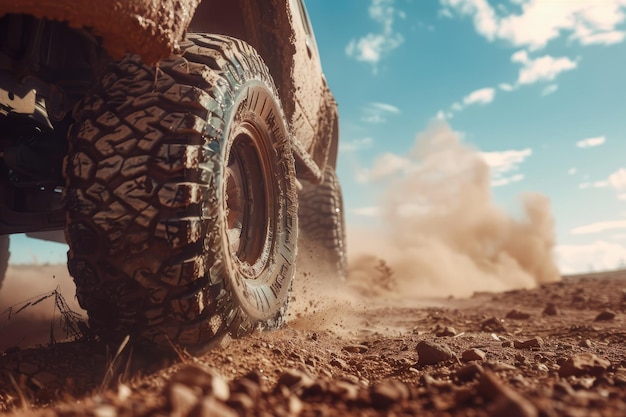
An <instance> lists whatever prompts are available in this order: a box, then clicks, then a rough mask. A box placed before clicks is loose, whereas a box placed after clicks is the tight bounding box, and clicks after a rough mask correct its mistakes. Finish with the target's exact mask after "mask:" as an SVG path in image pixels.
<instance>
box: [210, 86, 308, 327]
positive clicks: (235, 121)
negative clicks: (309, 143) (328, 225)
mask: <svg viewBox="0 0 626 417" xmlns="http://www.w3.org/2000/svg"><path fill="white" fill-rule="evenodd" d="M243 122H247V123H251V124H252V125H254V127H255V128H256V129H258V130H259V131H260V132H261V133H262V136H263V140H262V141H260V142H261V145H262V148H263V149H262V150H261V152H259V153H260V154H264V155H262V156H261V159H264V161H262V162H263V163H265V164H267V168H268V169H266V170H264V178H263V182H264V184H265V187H271V188H272V191H271V193H272V194H273V195H274V200H273V201H269V202H268V215H269V216H270V218H269V219H268V224H269V228H268V229H269V230H268V232H267V233H266V236H265V250H264V251H263V255H262V258H263V259H262V260H261V265H256V266H257V267H259V266H260V267H261V268H260V269H259V270H257V271H254V273H253V274H251V273H250V271H247V272H246V273H244V272H243V271H242V270H241V268H240V267H239V266H238V264H239V261H238V260H237V259H236V257H235V255H234V254H232V253H231V249H230V247H229V241H228V238H227V235H226V231H227V227H228V226H227V223H228V222H227V219H226V217H227V214H226V209H225V199H226V181H225V179H226V167H227V162H228V159H229V155H230V152H231V149H232V146H233V143H234V142H235V139H236V137H237V135H238V131H239V126H241V124H242V123H243ZM223 138H224V139H223V140H222V146H221V150H220V154H221V161H222V164H221V168H220V172H219V175H218V176H217V178H218V181H219V182H220V184H219V187H218V188H217V189H218V190H220V196H218V201H219V209H218V213H219V225H220V234H221V245H222V248H221V249H222V250H221V252H222V254H223V257H224V258H223V260H224V268H223V269H221V274H222V275H223V276H222V277H221V279H222V280H223V282H224V283H225V287H226V289H227V290H230V291H231V292H232V296H233V298H234V301H235V302H236V303H237V304H238V305H239V307H240V308H241V309H242V310H243V311H244V313H245V316H247V317H248V318H249V319H251V320H252V321H258V322H261V323H265V324H267V325H269V326H270V327H273V326H275V325H276V324H277V323H271V321H272V320H273V319H277V320H280V317H281V316H282V312H283V310H284V309H285V308H286V303H287V301H288V298H289V297H288V295H289V291H290V289H291V280H292V277H293V275H294V272H295V271H294V269H295V256H296V242H297V239H298V236H297V234H298V225H297V219H298V216H297V193H296V186H295V168H294V160H293V154H292V150H291V145H290V136H289V132H288V129H287V125H286V122H285V117H284V115H283V112H282V108H281V106H280V104H279V103H278V102H277V99H276V93H275V92H274V89H273V88H272V87H271V86H269V85H268V84H267V83H266V81H264V80H262V79H251V80H247V81H244V82H243V83H242V85H241V86H240V87H239V88H238V89H237V91H236V93H235V97H234V100H233V104H232V106H231V110H230V112H229V114H228V117H227V120H226V124H225V129H224V136H223ZM253 269H256V268H253ZM212 278H214V277H212Z"/></svg>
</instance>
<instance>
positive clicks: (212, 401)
mask: <svg viewBox="0 0 626 417" xmlns="http://www.w3.org/2000/svg"><path fill="white" fill-rule="evenodd" d="M189 417H239V413H237V412H236V411H235V410H233V409H232V408H230V407H229V406H227V405H226V404H224V403H222V402H220V401H218V400H217V399H216V398H215V397H205V398H203V399H202V400H201V401H200V402H199V403H198V405H196V407H194V409H193V410H192V411H191V413H189Z"/></svg>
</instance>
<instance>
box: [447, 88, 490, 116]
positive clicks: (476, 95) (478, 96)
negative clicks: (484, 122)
mask: <svg viewBox="0 0 626 417" xmlns="http://www.w3.org/2000/svg"><path fill="white" fill-rule="evenodd" d="M495 97H496V89H495V88H491V87H486V88H480V89H478V90H475V91H472V92H471V93H469V94H468V95H466V96H465V97H463V100H461V102H458V101H457V102H454V103H452V105H451V106H450V110H451V111H453V112H460V111H462V110H463V109H464V108H466V107H469V106H473V105H478V104H480V105H486V104H489V103H491V102H492V101H493V100H494V98H495Z"/></svg>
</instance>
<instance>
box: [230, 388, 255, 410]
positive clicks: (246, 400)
mask: <svg viewBox="0 0 626 417" xmlns="http://www.w3.org/2000/svg"><path fill="white" fill-rule="evenodd" d="M226 404H228V405H229V406H230V407H232V408H234V409H235V410H243V411H249V410H252V409H253V408H254V405H255V401H253V400H252V398H250V396H249V395H247V394H244V393H241V392H236V393H234V394H232V395H231V396H230V399H229V400H228V401H227V402H226Z"/></svg>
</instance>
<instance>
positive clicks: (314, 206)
mask: <svg viewBox="0 0 626 417" xmlns="http://www.w3.org/2000/svg"><path fill="white" fill-rule="evenodd" d="M299 201H300V206H299V217H300V231H301V233H302V239H303V240H306V242H307V244H308V246H309V247H310V248H311V251H312V254H311V256H312V257H313V258H315V259H312V260H313V262H314V263H317V264H318V265H319V261H321V262H322V263H324V264H326V266H327V268H324V269H323V271H324V272H326V270H328V271H330V272H331V273H336V274H337V275H338V276H339V277H340V278H342V279H345V277H346V271H347V256H346V230H345V220H344V210H343V196H342V193H341V185H340V184H339V179H338V178H337V173H336V172H335V170H334V169H333V168H332V167H330V166H327V167H326V169H325V171H324V180H323V182H322V183H321V184H314V183H311V182H308V181H303V182H302V190H301V191H300V193H299Z"/></svg>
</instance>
